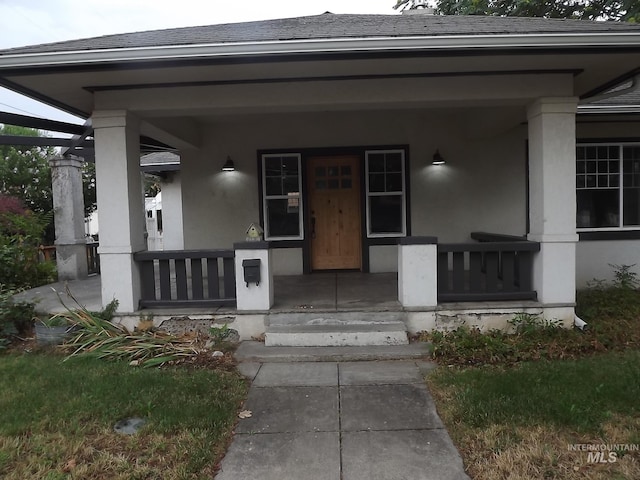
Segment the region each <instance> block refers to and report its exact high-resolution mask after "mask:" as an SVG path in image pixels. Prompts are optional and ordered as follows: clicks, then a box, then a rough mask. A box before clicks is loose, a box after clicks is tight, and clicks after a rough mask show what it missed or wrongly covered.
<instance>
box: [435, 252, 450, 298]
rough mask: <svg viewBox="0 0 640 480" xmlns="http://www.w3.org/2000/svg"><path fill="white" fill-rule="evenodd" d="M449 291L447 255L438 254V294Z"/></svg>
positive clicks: (445, 253) (444, 253)
mask: <svg viewBox="0 0 640 480" xmlns="http://www.w3.org/2000/svg"><path fill="white" fill-rule="evenodd" d="M449 291H450V288H449V253H447V252H443V253H438V292H440V293H448V292H449Z"/></svg>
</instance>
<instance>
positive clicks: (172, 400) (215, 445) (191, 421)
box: [0, 353, 247, 480]
mask: <svg viewBox="0 0 640 480" xmlns="http://www.w3.org/2000/svg"><path fill="white" fill-rule="evenodd" d="M62 359H63V357H62V356H59V355H54V354H51V353H49V354H44V353H37V354H36V353H31V354H22V355H18V354H8V355H3V356H2V357H0V412H2V422H0V478H3V479H4V480H12V479H24V478H41V479H49V480H53V479H56V480H57V479H71V478H94V479H102V478H104V479H106V478H109V479H138V478H139V479H143V478H144V479H155V478H162V479H204V478H207V479H210V478H212V476H213V473H214V470H215V467H216V465H217V462H218V461H219V460H220V458H221V456H222V455H223V453H224V451H225V450H226V447H227V444H228V442H229V441H230V435H231V431H232V428H233V426H234V424H235V419H236V415H237V411H238V409H239V407H240V404H241V402H242V401H243V399H244V397H245V394H246V388H247V387H246V384H245V382H244V380H243V379H242V378H240V377H239V375H238V374H236V373H235V372H226V371H216V370H211V369H197V368H190V369H187V368H178V367H170V368H164V369H157V368H156V369H153V368H148V369H141V368H134V367H131V366H129V365H128V363H127V362H118V361H114V362H105V361H101V360H99V359H95V358H82V357H79V358H71V359H69V360H67V361H65V362H63V361H62ZM131 416H142V417H145V418H146V419H147V424H146V425H145V427H144V428H143V429H142V430H141V431H140V433H138V434H137V435H134V436H123V435H120V434H117V433H115V432H114V431H113V426H114V424H115V423H116V422H117V421H118V420H121V419H124V418H128V417H131Z"/></svg>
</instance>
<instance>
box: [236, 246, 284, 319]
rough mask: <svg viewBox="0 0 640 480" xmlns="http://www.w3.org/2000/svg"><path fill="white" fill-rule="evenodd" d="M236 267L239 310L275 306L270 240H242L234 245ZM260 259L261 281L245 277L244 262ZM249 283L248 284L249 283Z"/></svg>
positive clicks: (258, 309) (267, 308) (259, 309)
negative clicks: (256, 281)
mask: <svg viewBox="0 0 640 480" xmlns="http://www.w3.org/2000/svg"><path fill="white" fill-rule="evenodd" d="M233 248H234V249H235V267H236V303H237V309H238V310H257V311H265V310H269V309H270V308H271V307H272V306H273V298H274V295H273V268H272V265H271V250H270V249H269V242H240V243H236V244H234V245H233ZM255 260H258V261H259V264H258V268H259V271H260V282H259V283H258V285H256V283H255V282H253V281H249V282H247V279H246V278H245V271H244V266H243V262H245V261H249V262H252V261H255ZM247 283H248V284H247Z"/></svg>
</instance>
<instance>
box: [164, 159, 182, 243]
mask: <svg viewBox="0 0 640 480" xmlns="http://www.w3.org/2000/svg"><path fill="white" fill-rule="evenodd" d="M162 218H163V223H164V229H163V231H162V244H163V246H164V249H165V250H184V225H183V222H182V181H181V178H180V172H169V175H168V179H167V180H163V181H162Z"/></svg>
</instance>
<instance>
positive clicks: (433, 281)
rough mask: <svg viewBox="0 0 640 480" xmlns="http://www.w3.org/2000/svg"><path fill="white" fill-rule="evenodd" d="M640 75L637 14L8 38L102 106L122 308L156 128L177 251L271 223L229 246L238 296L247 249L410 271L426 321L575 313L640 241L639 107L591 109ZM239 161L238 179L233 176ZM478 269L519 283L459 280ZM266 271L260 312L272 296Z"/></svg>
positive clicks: (105, 202)
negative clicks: (148, 146) (495, 310)
mask: <svg viewBox="0 0 640 480" xmlns="http://www.w3.org/2000/svg"><path fill="white" fill-rule="evenodd" d="M639 67H640V26H638V25H633V24H623V23H605V22H583V21H572V20H550V19H534V18H497V17H480V16H470V17H464V16H455V17H454V16H451V17H449V16H433V15H426V14H425V15H420V14H413V15H388V16H386V15H333V14H330V13H326V14H323V15H318V16H311V17H301V18H291V19H281V20H269V21H262V22H249V23H239V24H229V25H212V26H205V27H192V28H181V29H171V30H162V31H152V32H140V33H132V34H122V35H111V36H106V37H99V38H93V39H85V40H76V41H67V42H60V43H55V44H49V45H37V46H32V47H21V48H14V49H10V50H4V51H0V83H1V84H2V85H4V86H7V87H9V88H12V89H14V90H16V91H19V92H22V93H26V94H28V95H31V96H33V97H36V98H39V99H41V100H44V101H46V102H48V103H51V104H53V105H56V106H59V107H62V108H64V109H66V110H68V111H70V112H72V113H75V114H79V115H82V116H84V117H90V118H91V120H92V126H93V129H94V132H93V135H94V138H95V158H96V169H97V182H98V206H99V212H100V229H101V231H100V255H101V262H102V283H103V286H102V288H103V299H104V300H103V301H104V302H105V303H106V302H108V301H110V300H111V299H112V298H114V297H116V298H118V300H119V301H120V308H121V310H122V311H123V312H134V311H136V310H137V309H138V308H139V305H140V304H141V303H140V301H141V299H143V298H145V295H147V294H149V288H150V287H148V286H147V287H145V286H144V285H145V279H146V281H147V282H153V275H154V270H153V269H151V270H150V268H151V267H150V266H149V265H150V263H149V262H151V260H150V259H151V258H152V257H151V256H149V255H147V254H143V253H140V252H143V251H144V250H146V245H145V241H144V224H145V221H144V218H143V215H144V212H143V209H142V208H141V205H142V199H141V194H140V188H139V186H140V169H139V151H140V137H141V135H145V136H148V137H152V138H154V139H156V140H158V141H161V142H164V143H165V144H167V145H170V146H171V147H173V148H174V149H175V151H176V152H177V153H179V155H180V171H179V172H176V174H175V175H173V176H172V180H171V182H172V188H173V191H174V193H175V192H178V193H177V196H176V197H175V198H176V199H177V200H176V201H179V202H180V203H181V205H180V207H179V208H180V210H181V213H182V215H181V221H182V225H181V226H179V227H176V226H175V225H170V224H168V222H167V221H166V217H165V219H164V222H163V223H164V232H165V235H166V232H167V231H168V230H169V229H170V228H172V227H173V228H177V230H179V235H178V236H179V238H180V241H181V242H182V244H180V241H177V242H176V243H175V246H174V247H172V250H175V251H178V250H184V251H188V252H193V251H213V250H216V251H217V250H218V249H229V248H232V247H233V245H234V244H237V243H238V242H242V241H243V240H244V239H245V231H246V229H247V227H248V226H249V225H250V224H251V223H254V222H255V223H259V224H260V225H261V226H262V228H263V229H264V240H265V242H256V243H255V244H253V245H249V246H247V245H240V246H239V249H236V252H235V255H233V254H232V255H231V257H232V258H235V265H236V277H237V278H236V279H235V280H237V282H236V287H237V288H238V292H237V295H238V303H239V304H238V308H239V309H241V308H240V302H241V296H243V295H245V294H246V293H247V291H249V284H248V283H247V285H246V286H245V282H244V279H243V278H242V273H243V272H242V271H240V270H241V268H242V260H243V259H244V260H246V259H249V258H261V259H262V260H263V263H262V265H263V267H265V266H266V267H267V270H263V278H267V279H269V278H270V277H271V276H273V275H303V274H304V275H306V274H313V272H317V271H324V270H342V269H345V270H358V271H362V272H371V273H375V272H396V271H397V272H399V274H398V277H399V286H398V288H399V296H400V303H401V304H402V306H403V307H405V308H407V309H409V310H411V309H413V310H416V311H420V312H422V314H424V315H427V316H428V315H429V313H428V312H430V311H432V310H433V309H436V308H438V305H440V304H443V303H445V302H446V301H459V300H473V301H475V302H478V301H481V300H484V299H489V300H491V299H494V300H496V299H497V300H501V301H508V300H511V299H513V300H527V301H535V302H536V303H535V304H536V305H537V306H538V307H540V308H541V309H542V311H544V312H545V315H550V316H553V317H555V318H561V319H563V320H565V321H566V322H571V321H573V315H574V313H573V306H574V302H575V289H576V285H578V286H579V285H582V284H584V283H585V282H586V281H588V280H589V279H591V278H593V277H605V276H607V275H609V271H610V267H608V264H609V263H615V264H633V263H636V260H635V258H637V255H638V253H640V250H639V248H640V241H639V240H640V204H639V202H640V195H639V194H640V181H639V179H640V135H639V130H638V126H639V123H638V121H637V117H636V115H632V114H625V113H620V112H614V113H609V114H606V115H605V114H593V115H586V114H585V115H584V116H583V115H579V116H578V119H577V120H576V118H577V112H578V111H579V109H578V106H579V105H581V104H583V103H585V102H590V101H593V100H597V99H598V98H600V97H599V95H602V94H604V93H606V92H610V91H611V90H612V89H615V88H618V87H617V86H618V85H622V86H624V85H625V83H626V84H628V85H631V84H632V83H633V82H635V80H634V78H635V77H634V76H636V75H638V73H639ZM632 113H635V112H632ZM583 117H584V118H583ZM576 152H577V155H576ZM227 158H230V159H231V160H232V162H233V164H234V166H235V170H234V171H222V170H221V168H222V166H223V164H224V163H225V161H226V159H227ZM442 159H444V161H445V164H440V165H435V164H434V160H442ZM435 163H439V162H435ZM163 192H164V190H163ZM163 203H164V206H165V208H166V205H167V204H168V202H167V199H166V198H165V199H163ZM472 232H475V233H474V234H473V235H472ZM478 232H489V233H491V234H500V235H485V234H481V233H478ZM165 238H166V237H165ZM476 240H478V241H479V242H476ZM510 242H511V243H518V242H519V243H518V245H516V246H515V247H514V246H513V245H511V246H509V247H508V248H507V246H505V245H502V244H504V243H510ZM476 243H477V245H480V246H479V247H473V245H474V244H476ZM499 244H500V245H499ZM461 245H463V246H461ZM469 245H471V246H469ZM165 249H167V244H166V241H165ZM238 252H245V253H240V254H239V253H238ZM247 252H248V253H247ZM265 252H266V253H265ZM145 255H146V256H145ZM221 255H222V254H221ZM167 258H168V257H167ZM173 258H174V259H175V258H177V259H178V260H179V261H180V262H183V261H185V259H187V258H191V257H189V256H188V254H181V255H178V257H173ZM220 258H222V257H220ZM225 258H226V257H225ZM155 261H156V266H157V261H158V258H157V257H155ZM221 261H222V260H221ZM145 262H147V267H144V266H143V264H144V263H145ZM239 262H240V263H239ZM187 264H188V265H189V263H188V262H187ZM172 265H173V264H172ZM199 265H200V264H199ZM203 265H204V263H203ZM221 265H222V264H221ZM167 268H168V267H167ZM180 268H181V269H182V268H186V270H189V267H180ZM197 268H198V269H199V270H198V273H199V272H200V269H201V267H200V266H198V267H197ZM202 268H204V267H202ZM220 268H222V267H220ZM494 270H495V271H494ZM216 271H217V270H216ZM474 272H475V273H474ZM492 272H493V273H492ZM187 273H188V275H191V274H192V273H193V272H191V271H189V272H187ZM155 274H157V271H156V272H155ZM216 276H217V275H216ZM150 279H151V280H150ZM167 282H168V281H167ZM474 282H475V283H476V286H478V288H485V287H486V289H488V290H491V291H493V293H496V292H495V289H496V288H498V287H496V285H499V286H501V287H499V288H498V290H499V291H498V292H497V293H498V294H496V295H493V296H491V295H488V296H487V295H486V293H487V292H484V294H475V293H473V292H471V293H468V292H467V293H465V294H461V293H462V292H461V291H457V290H456V285H458V286H460V285H463V284H464V285H467V284H469V283H471V284H473V283H474ZM576 282H577V283H576ZM445 284H447V286H446V287H445ZM167 285H168V283H167ZM261 285H262V287H256V289H255V291H256V292H257V291H258V290H259V289H260V288H265V289H266V290H264V291H263V292H262V293H260V295H262V297H261V298H262V300H259V301H258V302H257V303H251V302H249V304H248V305H250V306H249V307H248V308H246V310H248V311H265V310H268V309H269V307H270V304H271V303H272V299H273V291H269V288H270V287H269V282H268V281H267V282H266V283H265V282H263V283H262V284H261ZM507 287H508V288H507ZM200 288H202V286H201V285H200ZM500 288H502V290H500ZM240 290H242V292H241V291H240ZM245 290H246V291H245ZM251 291H252V292H254V290H251ZM523 293H524V295H523ZM260 295H258V296H260ZM242 301H243V302H244V300H242ZM270 302H271V303H270ZM474 308H476V309H477V308H478V305H477V304H476V305H475V307H474ZM425 312H427V313H425Z"/></svg>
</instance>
